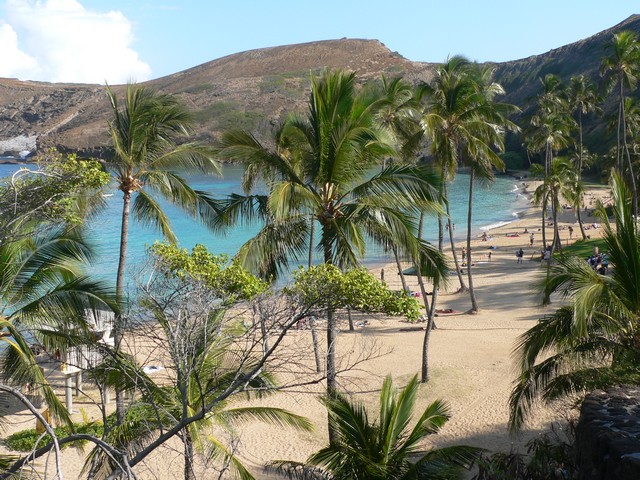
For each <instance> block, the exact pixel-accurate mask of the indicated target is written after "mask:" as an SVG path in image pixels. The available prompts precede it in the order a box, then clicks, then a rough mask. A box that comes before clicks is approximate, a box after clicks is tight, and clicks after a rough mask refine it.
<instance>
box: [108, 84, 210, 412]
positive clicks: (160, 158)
mask: <svg viewBox="0 0 640 480" xmlns="http://www.w3.org/2000/svg"><path fill="white" fill-rule="evenodd" d="M107 93H108V96H109V100H110V102H111V108H112V110H113V119H112V120H111V124H110V126H109V131H110V133H111V139H112V141H113V148H114V158H113V159H112V161H111V162H110V163H109V169H110V170H111V172H112V176H113V178H114V179H115V181H116V184H117V185H118V189H119V190H121V191H122V195H123V204H122V224H121V230H120V257H119V260H118V273H117V280H116V294H117V296H118V301H120V302H122V301H123V294H124V272H125V266H126V259H127V243H128V240H129V215H130V213H131V208H132V207H133V214H134V215H135V216H136V217H137V219H138V220H139V221H140V222H142V223H144V224H148V225H152V226H154V227H157V228H158V229H159V230H160V231H161V232H162V235H163V237H164V238H165V239H167V240H169V241H171V242H174V243H175V241H176V237H175V235H174V233H173V231H172V230H171V225H170V222H169V219H168V218H167V216H166V214H165V213H164V212H163V211H162V208H161V206H160V204H159V203H158V202H157V200H156V198H154V196H153V194H159V195H160V196H161V197H163V198H164V199H166V200H168V201H170V202H171V203H173V204H175V205H177V206H179V207H180V208H182V209H183V210H185V211H186V212H188V213H190V214H192V215H194V216H197V215H201V217H202V218H206V215H207V213H206V210H207V197H206V196H205V195H204V194H203V193H202V192H198V191H196V190H193V189H192V188H191V187H190V186H189V185H188V183H187V181H186V180H185V179H184V178H182V177H181V176H180V175H178V173H176V171H183V172H194V173H197V172H200V173H204V174H211V173H215V174H218V173H219V168H218V165H217V163H216V162H215V161H214V160H213V158H212V155H211V152H210V149H208V148H206V147H203V146H202V145H199V144H194V143H186V144H182V145H176V143H175V142H176V138H177V136H178V135H184V134H187V133H188V131H189V130H188V128H189V125H190V123H191V122H192V117H191V115H190V114H189V113H188V111H187V110H186V109H185V108H184V107H182V106H181V105H180V104H179V103H178V102H177V101H176V99H175V98H173V97H171V96H169V95H163V94H158V93H155V92H153V91H151V90H149V89H147V88H145V87H140V86H136V85H133V84H129V85H127V87H126V90H125V98H124V104H123V105H120V103H119V102H118V99H117V95H116V93H115V92H114V91H113V90H111V89H110V88H108V89H107ZM134 194H135V195H134ZM132 198H133V205H131V201H132ZM122 335H123V325H122V319H121V318H118V319H117V320H116V325H115V326H114V336H115V343H116V349H117V348H118V347H119V345H120V341H121V339H122ZM116 404H117V410H118V419H119V420H120V421H122V419H123V418H124V410H123V409H124V405H123V401H122V395H121V392H116Z"/></svg>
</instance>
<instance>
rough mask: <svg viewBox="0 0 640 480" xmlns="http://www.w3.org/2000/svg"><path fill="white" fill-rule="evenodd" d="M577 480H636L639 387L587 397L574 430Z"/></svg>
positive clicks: (639, 442) (639, 476) (639, 470)
mask: <svg viewBox="0 0 640 480" xmlns="http://www.w3.org/2000/svg"><path fill="white" fill-rule="evenodd" d="M576 452H577V455H578V458H577V464H578V465H579V467H580V477H579V478H580V480H638V479H640V387H618V388H612V389H610V390H608V391H607V392H604V391H596V392H593V393H591V394H590V395H589V396H588V397H587V398H586V399H585V401H584V402H583V404H582V408H581V410H580V420H579V421H578V425H577V427H576Z"/></svg>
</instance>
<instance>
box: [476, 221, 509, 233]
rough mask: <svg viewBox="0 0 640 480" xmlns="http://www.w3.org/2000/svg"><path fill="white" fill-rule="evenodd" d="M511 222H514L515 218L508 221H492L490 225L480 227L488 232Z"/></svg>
mask: <svg viewBox="0 0 640 480" xmlns="http://www.w3.org/2000/svg"><path fill="white" fill-rule="evenodd" d="M511 222H513V220H510V221H508V222H496V223H492V224H490V225H485V226H482V227H480V230H482V231H483V232H486V231H488V230H493V229H494V228H500V227H504V226H505V225H509V224H510V223H511Z"/></svg>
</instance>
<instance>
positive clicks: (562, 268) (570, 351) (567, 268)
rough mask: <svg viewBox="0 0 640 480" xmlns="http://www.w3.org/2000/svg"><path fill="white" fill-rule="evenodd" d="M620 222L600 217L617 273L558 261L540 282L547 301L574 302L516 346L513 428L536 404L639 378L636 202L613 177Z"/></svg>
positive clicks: (571, 259)
mask: <svg viewBox="0 0 640 480" xmlns="http://www.w3.org/2000/svg"><path fill="white" fill-rule="evenodd" d="M610 184H611V188H612V194H613V201H614V203H613V215H614V222H610V221H609V217H608V215H607V212H606V210H605V208H604V207H603V206H602V205H600V206H599V207H598V208H597V215H598V217H599V220H600V221H601V222H602V226H603V233H604V235H603V241H604V243H605V248H603V251H606V252H607V260H608V261H609V265H610V274H607V275H600V274H598V273H597V272H596V271H594V270H593V269H592V268H591V267H590V266H589V265H588V264H587V262H585V261H584V259H580V258H575V257H570V256H559V257H556V259H557V263H556V264H554V265H553V266H551V267H550V268H549V274H548V276H547V277H546V278H545V279H544V280H543V281H542V282H541V283H540V289H541V291H542V293H543V295H544V297H546V298H548V296H549V295H551V294H552V293H554V292H555V293H557V294H558V295H560V296H561V297H563V298H565V299H567V300H568V301H569V303H568V305H566V306H563V307H561V308H560V309H558V310H557V311H556V312H555V313H554V314H552V315H549V316H547V317H544V318H543V319H541V320H540V321H539V322H538V324H537V325H536V326H534V327H532V328H531V329H529V330H528V331H527V332H525V333H524V334H523V335H522V336H521V337H520V338H519V341H518V343H517V345H516V348H515V356H516V358H517V361H518V371H519V375H518V377H517V378H516V380H515V385H514V388H513V391H512V393H511V397H510V426H511V428H512V429H514V430H517V429H518V428H520V427H521V426H522V424H523V422H524V421H525V419H526V417H527V414H528V413H529V411H530V409H531V407H532V405H533V404H534V402H535V401H536V400H537V399H538V398H539V397H542V398H543V399H544V400H545V401H551V400H553V399H556V398H559V397H562V396H565V395H568V394H575V393H583V392H585V391H588V390H591V389H594V388H605V387H606V386H608V385H612V384H619V383H628V382H631V383H638V381H639V380H640V370H639V369H638V365H640V363H639V360H640V343H638V339H639V338H640V336H639V334H640V323H639V319H640V237H639V236H638V234H637V232H636V226H635V219H634V217H633V200H632V195H631V194H630V192H629V190H628V188H627V186H626V185H625V182H624V181H623V180H622V178H621V177H620V175H619V174H617V173H615V172H614V174H613V175H612V177H611V182H610Z"/></svg>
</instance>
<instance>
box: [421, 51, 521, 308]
mask: <svg viewBox="0 0 640 480" xmlns="http://www.w3.org/2000/svg"><path fill="white" fill-rule="evenodd" d="M491 76H492V70H491V69H480V68H478V66H477V65H474V64H471V63H470V62H469V61H468V60H467V59H465V58H464V57H461V56H456V57H453V58H451V59H449V60H448V61H447V63H445V64H444V65H442V66H441V67H440V68H439V69H438V71H437V73H436V77H435V80H434V82H433V83H432V85H430V86H427V87H425V91H426V94H427V95H428V97H429V101H428V106H427V109H426V112H425V115H424V116H423V120H422V121H423V125H424V128H425V131H426V133H427V134H428V135H429V136H430V137H431V138H432V139H433V144H432V151H433V155H434V156H435V157H436V159H437V160H438V162H439V163H440V168H441V174H442V177H443V178H442V180H443V182H442V183H443V190H442V198H443V201H444V203H445V205H446V208H447V214H448V215H449V213H450V212H449V204H448V201H447V197H446V183H447V181H450V180H452V179H453V177H454V176H455V172H456V168H457V167H458V164H459V163H461V162H463V161H466V162H467V163H468V164H469V165H470V166H471V167H472V168H471V182H472V183H471V187H470V196H469V212H468V222H469V223H468V226H467V227H468V228H467V252H468V253H467V254H468V255H469V254H470V241H471V240H470V235H471V223H470V222H471V212H472V209H471V207H472V201H473V200H472V199H473V196H472V191H473V190H472V189H473V181H474V178H475V176H476V175H480V176H484V177H486V178H492V177H493V168H494V167H498V168H503V163H502V161H501V160H500V158H499V157H498V155H497V154H496V153H495V152H494V149H496V150H500V149H503V148H504V132H505V130H506V129H507V128H510V129H515V128H516V127H515V125H514V124H513V123H511V122H509V121H508V120H507V119H506V114H507V113H508V112H509V111H513V110H514V107H512V106H510V105H507V104H502V103H498V102H496V101H495V99H496V96H497V95H500V94H502V93H504V91H503V89H502V87H501V86H500V85H499V84H497V83H495V82H493V81H492V79H491ZM451 227H452V226H451V221H450V215H449V229H448V230H449V240H450V243H451V248H452V251H453V255H454V262H455V265H456V270H457V271H458V275H459V281H460V286H461V289H464V288H465V285H464V281H463V280H462V276H461V269H460V268H459V266H458V263H457V257H456V255H455V246H454V243H453V228H451ZM467 261H468V262H469V263H470V261H471V260H470V259H469V258H468V259H467ZM468 270H469V277H468V282H469V290H470V298H471V305H472V306H471V311H472V312H475V311H477V310H478V304H477V301H476V299H475V295H474V292H473V277H472V274H471V270H470V269H468Z"/></svg>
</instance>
